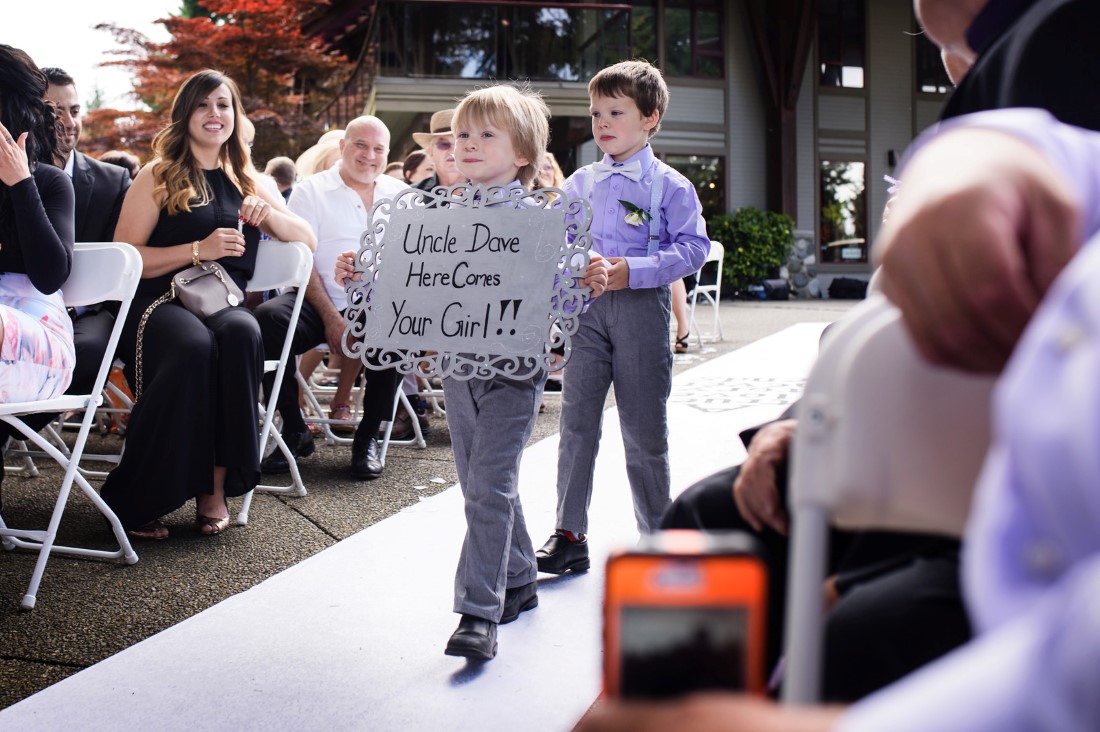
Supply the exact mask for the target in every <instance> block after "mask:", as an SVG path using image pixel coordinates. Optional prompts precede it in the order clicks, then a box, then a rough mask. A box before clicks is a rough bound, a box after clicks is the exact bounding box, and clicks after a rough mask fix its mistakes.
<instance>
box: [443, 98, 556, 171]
mask: <svg viewBox="0 0 1100 732" xmlns="http://www.w3.org/2000/svg"><path fill="white" fill-rule="evenodd" d="M474 120H476V121H479V122H488V123H489V124H491V125H493V126H494V127H499V128H500V129H502V130H505V131H507V132H508V134H509V135H510V136H511V137H512V147H513V148H514V149H515V152H516V157H517V158H525V159H526V160H527V164H526V165H524V166H522V167H521V168H520V169H519V173H518V175H517V176H516V177H517V178H518V179H519V182H520V183H521V184H522V185H524V186H529V185H531V181H533V180H534V179H535V174H536V173H538V170H539V166H541V165H542V156H543V155H544V154H545V152H546V146H547V144H548V143H549V142H550V108H549V107H547V106H546V102H544V101H543V100H542V97H541V96H539V93H538V92H536V91H534V90H532V89H531V88H530V87H528V86H522V87H519V86H514V85H512V84H497V85H495V86H487V87H484V88H481V89H475V90H474V91H472V92H470V93H468V94H467V95H466V96H465V97H464V98H463V99H462V101H461V102H460V103H459V105H458V107H457V108H456V109H455V114H454V120H453V122H452V128H453V129H455V130H458V129H462V128H465V127H469V126H470V122H471V121H474Z"/></svg>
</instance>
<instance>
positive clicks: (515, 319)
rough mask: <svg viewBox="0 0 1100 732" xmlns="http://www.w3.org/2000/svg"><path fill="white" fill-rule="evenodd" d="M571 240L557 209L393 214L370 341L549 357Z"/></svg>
mask: <svg viewBox="0 0 1100 732" xmlns="http://www.w3.org/2000/svg"><path fill="white" fill-rule="evenodd" d="M564 241H565V219H564V216H563V214H562V212H561V211H560V210H557V209H545V208H532V209H529V210H524V209H520V210H517V209H514V208H505V207H492V208H478V209H463V208H457V207H456V208H435V209H404V210H397V211H394V212H393V214H392V215H391V217H390V219H389V222H388V224H387V226H386V231H385V235H384V237H383V239H382V245H383V246H382V252H381V253H380V255H379V262H378V277H377V279H376V280H375V282H374V289H373V292H372V294H371V308H370V311H369V313H368V315H367V317H368V327H367V330H368V333H370V334H372V335H375V336H378V337H376V338H368V343H369V345H370V346H372V347H386V348H395V349H415V350H432V351H440V352H450V353H456V352H464V353H492V354H514V355H533V356H534V355H540V354H542V353H543V351H544V347H545V343H546V339H547V332H548V330H549V327H550V318H551V296H552V294H553V292H554V278H555V275H556V274H557V273H558V271H559V265H560V260H561V256H562V244H563V242H564ZM370 321H373V322H370Z"/></svg>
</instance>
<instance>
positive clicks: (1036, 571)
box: [838, 110, 1100, 732]
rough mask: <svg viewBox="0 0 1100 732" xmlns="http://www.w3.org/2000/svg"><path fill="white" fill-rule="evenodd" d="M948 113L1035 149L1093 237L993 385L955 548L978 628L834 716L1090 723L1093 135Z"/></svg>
mask: <svg viewBox="0 0 1100 732" xmlns="http://www.w3.org/2000/svg"><path fill="white" fill-rule="evenodd" d="M958 127H980V128H989V129H997V130H1000V131H1004V132H1008V133H1011V134H1014V135H1017V136H1019V137H1020V138H1022V139H1025V140H1027V141H1029V142H1030V143H1031V144H1033V145H1035V146H1036V147H1038V148H1039V149H1041V150H1042V151H1044V153H1045V154H1046V155H1047V156H1048V157H1049V158H1050V159H1051V160H1052V161H1053V162H1054V163H1055V164H1056V165H1057V166H1059V167H1060V168H1061V169H1062V170H1063V171H1064V172H1065V174H1066V178H1067V180H1068V182H1069V183H1070V184H1071V185H1072V186H1073V188H1074V190H1076V191H1078V192H1079V194H1080V196H1081V200H1082V201H1083V202H1085V204H1086V205H1085V206H1084V210H1085V212H1086V221H1087V223H1086V226H1087V228H1086V231H1085V236H1086V237H1093V238H1092V239H1091V240H1090V241H1089V243H1088V245H1087V246H1085V247H1084V248H1083V249H1082V251H1081V252H1080V253H1079V254H1078V255H1077V256H1076V257H1075V258H1074V260H1073V262H1071V264H1070V265H1069V266H1068V267H1067V268H1066V269H1065V270H1064V271H1063V272H1062V274H1061V275H1060V276H1059V278H1058V280H1057V281H1056V283H1055V285H1054V286H1053V287H1052V288H1051V290H1050V292H1049V293H1048V294H1047V296H1046V297H1045V299H1044V301H1043V304H1042V306H1041V307H1040V309H1039V311H1038V312H1037V313H1036V314H1035V316H1034V317H1033V318H1032V321H1031V323H1030V324H1029V326H1028V328H1027V330H1026V331H1025V333H1024V335H1023V337H1022V338H1021V340H1020V343H1019V345H1018V346H1017V348H1016V350H1015V352H1014V353H1013V356H1012V359H1011V361H1010V362H1009V364H1008V366H1007V368H1006V369H1005V372H1004V374H1003V376H1002V378H1001V380H1000V382H999V384H998V387H997V390H996V393H995V396H994V440H993V445H992V446H991V448H990V452H989V454H988V456H987V458H986V462H985V466H984V468H983V471H982V474H981V477H980V479H979V483H978V488H977V492H976V494H975V501H974V506H973V510H972V512H971V518H970V523H969V525H968V527H967V531H966V543H965V550H964V555H963V589H964V594H965V596H966V601H967V607H968V609H969V610H970V613H971V616H972V618H973V621H974V627H975V630H976V632H977V633H978V636H977V638H976V639H975V640H974V641H973V642H971V643H969V644H968V645H966V646H964V647H963V648H961V649H959V650H958V651H956V652H954V653H952V654H950V655H948V656H946V657H945V658H943V659H941V660H940V661H937V662H936V663H933V664H931V665H929V666H927V667H926V668H924V669H922V670H921V671H919V672H917V673H915V674H913V675H911V676H909V677H907V678H906V679H904V680H903V681H901V682H899V683H897V684H894V685H893V686H890V687H888V688H886V689H884V690H882V691H881V692H879V693H877V694H875V695H873V696H871V697H869V698H868V699H866V700H864V701H863V702H861V703H859V704H857V705H855V706H853V707H852V708H851V709H850V710H849V711H848V712H847V714H846V715H845V716H844V717H843V718H842V720H841V721H840V723H839V725H838V729H839V730H843V732H856V731H857V730H891V732H905V731H907V730H914V731H915V730H936V731H937V732H953V731H955V730H960V731H961V730H970V731H973V730H989V731H990V732H993V731H994V730H996V732H1025V731H1027V732H1030V731H1032V730H1036V731H1037V730H1051V731H1057V732H1076V731H1078V730H1080V731H1081V732H1084V731H1085V730H1092V731H1095V730H1100V694H1098V693H1097V691H1098V690H1100V288H1098V287H1097V284H1096V283H1097V281H1098V280H1100V236H1096V232H1097V229H1098V228H1100V216H1098V215H1100V134H1098V133H1095V132H1088V131H1084V130H1079V129H1077V128H1073V127H1069V126H1066V125H1062V124H1060V123H1058V122H1057V121H1055V120H1054V118H1053V117H1051V116H1050V115H1049V114H1047V113H1046V112H1041V111H1037V110H1003V111H996V112H983V113H981V114H975V115H968V116H965V117H959V118H956V119H953V120H950V121H949V122H947V123H944V124H942V125H940V126H939V128H938V130H939V131H940V132H942V131H944V130H946V129H954V128H958ZM927 139H930V138H929V136H925V137H922V138H921V139H919V140H918V141H917V144H918V145H919V144H923V143H924V142H926V141H927Z"/></svg>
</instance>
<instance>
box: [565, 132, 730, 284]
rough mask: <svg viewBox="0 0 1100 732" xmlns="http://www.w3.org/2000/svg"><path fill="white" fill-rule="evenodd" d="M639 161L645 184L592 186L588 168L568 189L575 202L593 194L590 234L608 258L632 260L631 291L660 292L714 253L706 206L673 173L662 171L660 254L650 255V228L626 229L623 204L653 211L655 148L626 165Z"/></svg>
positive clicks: (615, 180)
mask: <svg viewBox="0 0 1100 732" xmlns="http://www.w3.org/2000/svg"><path fill="white" fill-rule="evenodd" d="M635 160H637V161H638V162H639V163H640V165H641V168H642V179H641V180H640V181H637V182H635V181H632V180H630V179H629V178H626V177H625V176H622V175H612V176H611V177H609V178H607V179H605V180H602V181H600V182H598V183H592V182H591V178H592V175H593V172H592V168H591V167H590V166H585V167H583V168H581V169H579V170H578V171H577V172H575V173H574V174H573V175H571V176H569V179H568V180H566V181H565V183H564V184H563V185H562V189H563V190H564V191H565V193H566V196H567V197H570V198H583V197H584V196H585V194H586V192H588V191H591V197H590V198H589V203H590V204H591V206H592V224H591V226H590V227H589V233H590V234H591V236H592V249H593V250H595V251H596V252H598V253H599V254H601V255H602V256H604V257H625V258H626V261H627V264H628V265H629V267H630V287H631V289H641V288H645V287H660V286H661V285H667V284H669V283H670V282H675V281H676V280H678V279H680V278H681V277H686V276H687V275H689V274H692V273H693V272H697V271H698V270H699V268H700V267H702V266H703V262H704V261H706V258H707V253H708V252H709V251H710V238H709V237H708V236H707V225H706V222H705V221H704V220H703V206H702V204H700V203H699V196H698V195H697V194H696V193H695V188H694V186H692V184H691V181H689V180H688V179H687V178H685V177H684V176H682V175H680V174H679V173H677V172H676V171H674V170H671V169H669V168H658V171H660V170H664V171H665V173H664V175H665V189H664V194H663V195H662V197H661V227H660V237H661V238H660V248H659V249H658V251H657V252H656V253H654V254H653V256H649V255H648V250H647V246H646V245H647V243H648V241H649V226H648V224H642V225H641V226H633V225H631V224H628V223H626V221H625V218H626V215H627V214H628V213H630V211H628V210H627V209H626V208H625V207H624V206H623V205H622V204H621V203H619V201H620V200H623V201H629V202H630V203H633V204H634V205H635V206H638V207H639V208H642V209H645V210H647V211H648V210H649V208H650V199H651V197H652V182H651V181H650V180H649V171H650V170H651V169H652V167H653V163H654V156H653V148H651V147H650V146H649V145H646V146H645V147H644V148H642V149H641V150H640V151H639V152H638V153H637V154H636V155H634V156H633V157H631V158H630V159H629V160H624V161H623V162H624V163H631V162H633V161H635ZM603 162H604V163H606V164H607V165H611V164H613V163H614V162H615V161H614V160H612V159H611V157H610V156H607V155H605V156H604V160H603ZM659 174H660V172H658V175H659ZM650 213H651V214H654V213H655V212H652V211H651V212H650Z"/></svg>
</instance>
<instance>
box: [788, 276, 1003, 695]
mask: <svg viewBox="0 0 1100 732" xmlns="http://www.w3.org/2000/svg"><path fill="white" fill-rule="evenodd" d="M993 381H994V380H993V378H992V377H988V376H977V375H973V374H967V373H964V372H961V371H955V370H951V369H946V368H941V367H936V366H932V365H931V364H929V363H928V362H926V361H925V360H924V359H923V358H922V357H921V356H920V355H919V353H918V352H917V350H916V348H915V346H914V345H913V343H912V341H911V340H910V338H909V334H908V332H907V331H906V330H905V326H904V324H903V322H902V321H901V315H900V312H899V311H898V310H897V309H896V308H895V307H894V306H893V305H891V304H890V303H888V302H887V301H886V299H885V298H884V297H883V296H882V295H880V294H871V295H870V296H869V297H868V299H867V300H866V301H864V302H863V303H860V304H859V305H858V306H857V307H856V308H854V309H853V310H852V311H851V312H850V313H849V314H848V316H847V317H846V318H845V319H844V320H843V321H840V322H838V323H837V324H836V325H834V326H833V328H832V329H831V330H830V331H829V333H828V334H827V335H826V337H825V339H824V341H823V344H822V349H821V353H820V355H819V356H818V360H817V362H816V364H815V365H814V368H813V370H812V371H811V372H810V375H809V378H808V379H807V381H806V388H805V392H804V394H803V396H802V400H801V401H800V402H799V409H798V420H799V421H798V429H797V430H796V432H795V440H794V445H793V447H792V453H791V478H790V496H789V504H790V508H791V527H792V530H791V552H790V571H789V585H788V595H787V597H788V605H787V628H786V640H785V644H784V645H785V648H786V657H787V661H786V670H785V675H784V682H783V699H784V701H785V702H787V703H794V704H808V703H812V702H814V701H816V700H817V698H818V696H819V694H820V687H821V685H820V676H821V642H822V638H821V634H822V625H823V608H822V604H821V598H822V589H821V588H822V584H823V582H824V580H825V561H826V552H827V549H826V546H827V544H826V540H827V530H828V524H829V523H830V522H833V523H835V524H837V525H838V526H842V527H844V528H848V529H861V528H877V529H887V530H897V531H917V532H928V533H936V534H944V535H949V536H960V535H961V534H962V531H963V527H964V526H965V523H966V517H967V514H968V512H969V509H970V498H971V494H972V492H973V488H974V483H975V480H976V479H977V476H978V472H979V470H980V469H981V465H982V461H983V460H984V458H985V452H986V449H987V448H988V445H989V433H990V421H991V415H990V399H991V392H992V389H993Z"/></svg>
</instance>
